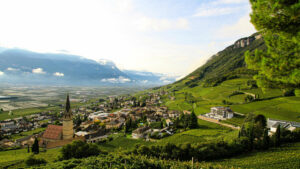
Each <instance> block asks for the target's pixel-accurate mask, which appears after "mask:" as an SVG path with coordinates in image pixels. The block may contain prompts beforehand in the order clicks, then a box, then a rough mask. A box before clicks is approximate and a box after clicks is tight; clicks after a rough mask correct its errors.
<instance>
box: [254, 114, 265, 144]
mask: <svg viewBox="0 0 300 169" xmlns="http://www.w3.org/2000/svg"><path fill="white" fill-rule="evenodd" d="M254 123H255V124H254V130H255V131H254V132H255V133H254V135H255V138H257V139H261V137H263V135H264V132H265V129H266V127H267V120H266V117H265V116H264V115H261V114H260V115H257V116H255V117H254Z"/></svg>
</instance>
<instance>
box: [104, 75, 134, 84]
mask: <svg viewBox="0 0 300 169" xmlns="http://www.w3.org/2000/svg"><path fill="white" fill-rule="evenodd" d="M101 82H109V83H127V82H131V80H130V79H128V78H126V77H123V76H119V78H107V79H102V80H101Z"/></svg>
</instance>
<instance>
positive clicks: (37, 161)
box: [25, 156, 47, 166]
mask: <svg viewBox="0 0 300 169" xmlns="http://www.w3.org/2000/svg"><path fill="white" fill-rule="evenodd" d="M25 163H26V165H27V166H34V165H41V164H46V163H47V162H46V160H44V159H42V158H35V157H34V156H29V157H28V159H26V161H25Z"/></svg>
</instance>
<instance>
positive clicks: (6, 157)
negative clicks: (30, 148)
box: [0, 148, 60, 168]
mask: <svg viewBox="0 0 300 169" xmlns="http://www.w3.org/2000/svg"><path fill="white" fill-rule="evenodd" d="M59 151H60V149H59V148H57V149H49V150H47V152H40V153H39V154H38V155H35V156H36V157H37V158H43V159H45V160H46V161H47V162H53V161H54V160H56V158H57V156H58V155H59ZM30 155H32V153H27V149H19V150H10V151H0V168H4V167H6V166H10V165H12V164H14V165H13V166H12V167H11V168H15V167H16V166H18V167H22V166H24V165H25V163H24V161H25V160H26V159H27V158H28V157H29V156H30Z"/></svg>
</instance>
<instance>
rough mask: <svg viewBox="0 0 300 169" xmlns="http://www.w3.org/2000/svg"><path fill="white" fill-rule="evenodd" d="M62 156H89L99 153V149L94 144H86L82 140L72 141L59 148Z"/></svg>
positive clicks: (67, 157)
mask: <svg viewBox="0 0 300 169" xmlns="http://www.w3.org/2000/svg"><path fill="white" fill-rule="evenodd" d="M61 153H62V158H63V159H65V160H67V159H70V158H85V157H89V156H96V155H99V154H100V153H102V152H101V150H100V149H99V147H98V146H97V145H95V144H88V143H86V142H83V141H73V142H72V143H71V144H67V145H65V146H63V148H62V149H61Z"/></svg>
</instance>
